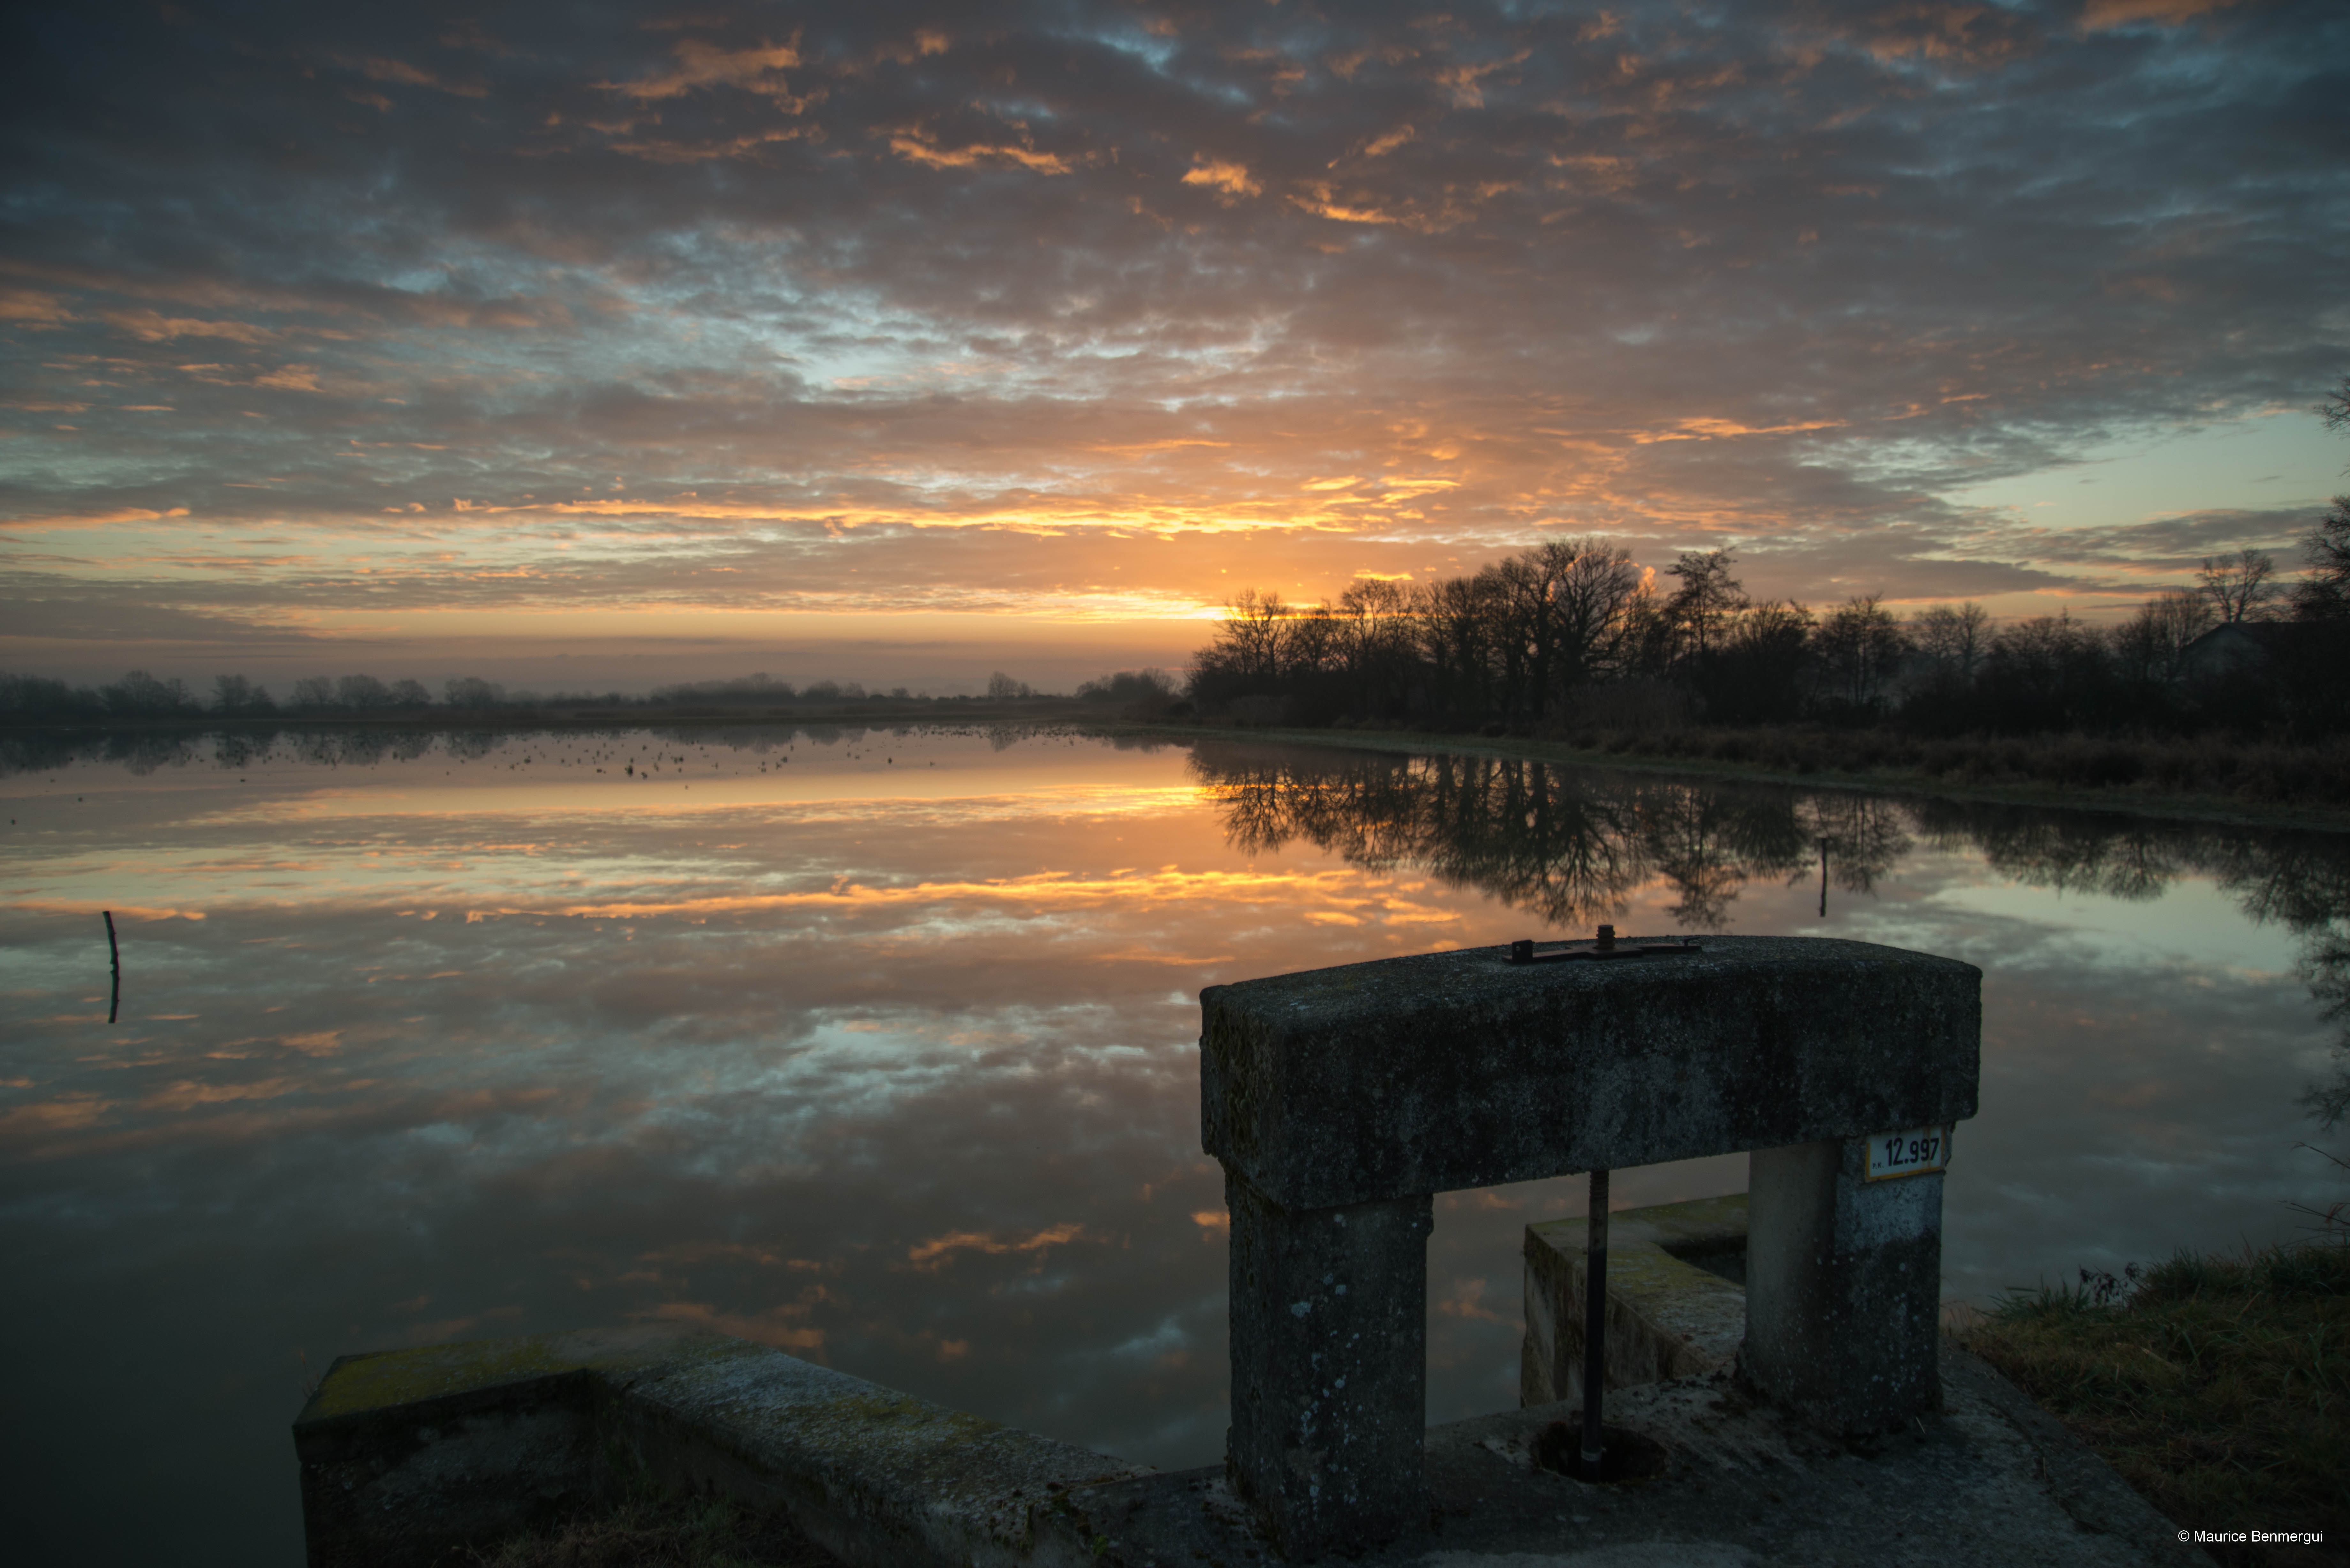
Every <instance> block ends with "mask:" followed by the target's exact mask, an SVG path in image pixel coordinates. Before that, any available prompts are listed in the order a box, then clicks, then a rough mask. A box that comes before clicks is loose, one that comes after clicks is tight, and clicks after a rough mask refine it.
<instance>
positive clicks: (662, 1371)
mask: <svg viewBox="0 0 2350 1568" xmlns="http://www.w3.org/2000/svg"><path fill="white" fill-rule="evenodd" d="M294 1447H295V1452H296V1456H297V1457H298V1459H300V1461H301V1467H302V1520H303V1529H304V1533H305V1535H306V1536H307V1541H308V1549H309V1562H310V1563H311V1568H424V1565H426V1564H430V1563H441V1562H443V1561H444V1560H445V1554H446V1553H448V1552H451V1551H452V1549H454V1548H459V1547H463V1546H466V1545H473V1544H479V1543H482V1542H492V1541H495V1540H496V1539H498V1538H499V1537H500V1536H503V1535H506V1534H509V1533H512V1532H515V1531H516V1530H518V1529H523V1528H526V1527H529V1526H532V1525H535V1524H538V1523H542V1522H546V1521H550V1520H553V1519H556V1518H558V1517H560V1516H562V1515H564V1514H566V1513H568V1512H572V1511H577V1510H578V1509H580V1508H583V1507H585V1506H587V1505H588V1504H590V1503H593V1502H595V1501H599V1500H601V1499H603V1498H606V1497H608V1496H611V1495H613V1494H614V1493H615V1492H616V1491H618V1490H619V1488H620V1486H621V1485H622V1483H624V1482H627V1481H629V1480H652V1481H655V1482H658V1483H660V1484H664V1485H667V1486H671V1487H676V1488H681V1489H683V1490H691V1491H717V1492H725V1493H728V1494H731V1495H733V1496H736V1497H740V1498H743V1500H745V1501H749V1502H751V1503H753V1504H754V1505H756V1506H761V1507H768V1508H774V1507H780V1508H786V1509H788V1510H789V1511H791V1514H792V1516H793V1519H794V1521H795V1522H796V1523H797V1524H798V1525H799V1527H800V1529H801V1530H802V1531H803V1532H806V1534H807V1536H808V1537H809V1538H810V1539H811V1540H814V1541H815V1542H817V1544H819V1545H821V1546H823V1547H824V1548H825V1549H826V1550H827V1551H829V1552H832V1553H833V1554H834V1555H835V1556H837V1557H838V1558H839V1559H840V1560H841V1562H843V1563H847V1564H850V1565H851V1568H964V1565H968V1564H973V1563H1007V1564H1009V1563H1020V1564H1031V1563H1033V1564H1039V1565H1043V1564H1053V1563H1070V1564H1075V1563H1092V1562H1093V1560H1094V1554H1093V1550H1092V1542H1093V1538H1094V1535H1095V1534H1096V1533H1097V1532H1094V1531H1093V1530H1092V1529H1091V1528H1090V1527H1088V1526H1087V1523H1086V1521H1085V1520H1084V1519H1083V1518H1082V1517H1080V1516H1079V1515H1077V1514H1076V1512H1075V1511H1073V1510H1072V1509H1071V1507H1070V1505H1069V1499H1070V1498H1071V1497H1072V1496H1074V1495H1077V1494H1081V1493H1083V1492H1084V1491H1086V1490H1087V1489H1089V1488H1097V1487H1099V1486H1101V1485H1103V1484H1104V1483H1106V1482H1109V1481H1114V1480H1131V1479H1133V1478H1135V1477H1138V1476H1141V1475H1145V1474H1148V1473H1149V1472H1148V1470H1147V1469H1146V1468H1145V1467H1142V1466H1139V1465H1130V1464H1125V1463H1121V1462H1120V1461H1118V1460H1117V1459H1110V1458H1108V1457H1107V1456H1105V1455H1102V1454H1097V1453H1094V1452H1092V1451H1090V1450H1088V1449H1079V1448H1074V1447H1072V1446H1070V1445H1069V1444H1067V1443H1056V1442H1054V1441H1053V1440H1052V1439H1051V1438H1040V1437H1037V1436H1036V1435H1035V1434H1034V1433H1031V1432H1023V1431H1020V1430H1018V1429H1017V1428H1011V1427H1005V1426H1001V1425H999V1424H997V1423H996V1422H993V1421H983V1420H981V1419H980V1418H979V1417H975V1416H966V1415H963V1414H962V1413H960V1412H958V1411H954V1410H949V1409H945V1408H943V1407H940V1406H937V1405H932V1404H929V1403H927V1402H926V1401H923V1400H920V1399H916V1398H913V1397H910V1396H908V1395H904V1394H900V1393H898V1392H897V1391H895V1390H894V1389H889V1388H884V1387H882V1386H879V1385H878V1384H873V1383H868V1382H866V1381H865V1380H864V1379H862V1378H858V1377H851V1376H847V1374H845V1373H839V1372H835V1371H832V1370H830V1369H829V1368H827V1367H822V1366H815V1365H814V1364H812V1363H809V1362H806V1361H801V1360H799V1359H797V1358H796V1357H794V1356H789V1355H784V1354H783V1353H782V1352H780V1351H775V1350H770V1349H768V1348H766V1347H765V1346H764V1345H753V1344H750V1343H749V1342H747V1341H745V1340H740V1339H730V1338H727V1337H726V1336H724V1335H723V1334H712V1333H709V1332H708V1331H706V1330H701V1329H689V1328H679V1327H676V1326H673V1325H669V1324H650V1325H644V1326H639V1327H633V1328H624V1329H609V1330H587V1331H582V1332H579V1333H576V1334H534V1335H529V1336H526V1337H524V1338H519V1339H502V1340H484V1341H476V1342H474V1343H472V1344H467V1345H432V1346H428V1347H425V1348H423V1349H419V1350H396V1351H386V1352H380V1353H377V1354H374V1355H346V1356H343V1357H342V1358H340V1359H339V1360H338V1361H337V1362H336V1363H335V1365H334V1366H332V1367H330V1368H329V1369H328V1373H327V1375H326V1376H325V1377H323V1378H321V1379H320V1380H319V1383H318V1388H317V1393H315V1394H314V1395H312V1396H311V1398H310V1401H309V1403H308V1404H307V1406H305V1407H304V1408H303V1411H302V1414H301V1416H300V1417H299V1418H298V1419H296V1422H295V1424H294Z"/></svg>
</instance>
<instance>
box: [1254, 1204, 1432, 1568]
mask: <svg viewBox="0 0 2350 1568" xmlns="http://www.w3.org/2000/svg"><path fill="white" fill-rule="evenodd" d="M1224 1200H1225V1202H1226V1204H1227V1205H1228V1206H1229V1207H1230V1209H1231V1211H1232V1429H1231V1431H1230V1432H1229V1433H1228V1434H1227V1435H1226V1441H1225V1461H1224V1462H1225V1469H1226V1471H1227V1472H1228V1474H1229V1475H1230V1477H1231V1480H1232V1489H1233V1490H1235V1491H1237V1492H1238V1493H1239V1494H1240V1495H1241V1496H1242V1497H1243V1498H1244V1499H1245V1500H1246V1501H1248V1503H1249V1505H1250V1506H1251V1507H1252V1508H1253V1509H1254V1510H1255V1511H1256V1515H1257V1518H1258V1520H1259V1521H1261V1522H1262V1523H1263V1525H1264V1527H1265V1529H1266V1531H1267V1532H1269V1533H1270V1534H1271V1535H1272V1536H1273V1538H1274V1541H1275V1542H1277V1543H1278V1544H1279V1545H1280V1547H1281V1550H1282V1552H1283V1553H1284V1555H1285V1556H1287V1557H1288V1558H1289V1559H1290V1560H1291V1561H1293V1562H1310V1561H1312V1560H1313V1559H1314V1558H1315V1557H1318V1556H1320V1555H1322V1554H1323V1553H1325V1552H1361V1551H1363V1550H1365V1549H1366V1548H1367V1547H1371V1546H1376V1545H1378V1544H1379V1543H1380V1542H1386V1541H1391V1540H1393V1539H1394V1538H1395V1537H1396V1536H1398V1535H1399V1534H1402V1533H1403V1532H1405V1531H1407V1530H1414V1529H1425V1528H1426V1526H1427V1522H1428V1482H1427V1477H1426V1475H1425V1473H1424V1469H1423V1466H1422V1461H1421V1446H1422V1433H1423V1431H1424V1430H1425V1428H1426V1425H1427V1420H1428V1415H1427V1406H1428V1233H1429V1231H1430V1227H1431V1225H1432V1223H1433V1219H1434V1216H1433V1207H1432V1200H1431V1199H1430V1195H1429V1194H1426V1193H1420V1194H1417V1195H1414V1196H1411V1197H1407V1198H1399V1199H1392V1200H1389V1201H1387V1202H1380V1203H1352V1204H1346V1205H1342V1206H1340V1207H1337V1208H1332V1209H1300V1210H1287V1209H1283V1208H1282V1207H1280V1206H1279V1205H1277V1204H1275V1203H1274V1202H1273V1201H1272V1200H1271V1199H1267V1198H1265V1197H1264V1196H1263V1194H1261V1193H1259V1192H1257V1191H1256V1190H1255V1189H1253V1188H1252V1187H1250V1186H1249V1185H1248V1183H1247V1182H1246V1181H1244V1180H1243V1179H1241V1178H1239V1177H1238V1176H1236V1175H1234V1174H1233V1173H1232V1168H1230V1167H1229V1166H1227V1167H1226V1168H1225V1172H1224Z"/></svg>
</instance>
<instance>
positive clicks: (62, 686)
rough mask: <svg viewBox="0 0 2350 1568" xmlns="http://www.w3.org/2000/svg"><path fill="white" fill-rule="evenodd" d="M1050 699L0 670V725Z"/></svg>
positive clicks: (697, 684)
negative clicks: (262, 680) (80, 676)
mask: <svg viewBox="0 0 2350 1568" xmlns="http://www.w3.org/2000/svg"><path fill="white" fill-rule="evenodd" d="M1174 691H1175V680H1174V677H1172V676H1170V675H1169V674H1168V673H1167V672H1166V671H1165V670H1118V671H1117V672H1115V673H1114V674H1109V675H1105V676H1102V677H1100V678H1099V679H1098V680H1088V681H1087V682H1085V683H1084V684H1083V685H1081V686H1079V687H1078V688H1077V691H1076V695H1077V696H1078V698H1080V699H1082V700H1085V701H1092V702H1119V703H1126V704H1132V703H1134V702H1136V701H1158V702H1161V703H1163V702H1165V701H1170V700H1171V699H1172V697H1173V695H1174ZM1052 695H1053V694H1052V693H1050V692H1044V691H1036V690H1035V688H1033V687H1031V686H1030V685H1029V684H1028V683H1027V682H1026V681H1024V680H1014V679H1013V678H1012V677H1011V676H1009V675H1006V674H1004V673H1003V671H1001V670H998V671H996V672H995V673H994V674H993V675H991V676H990V677H989V678H988V682H987V692H986V696H985V697H984V698H977V697H972V696H953V697H935V698H934V697H932V696H931V695H930V694H929V693H928V692H912V691H907V690H906V688H904V687H903V686H898V687H892V688H890V689H889V691H878V690H877V691H868V690H867V689H866V688H865V687H864V685H862V684H861V683H860V682H858V681H855V680H816V681H812V682H810V683H809V684H807V685H806V686H794V685H793V684H792V683H791V682H790V681H788V680H775V678H774V677H773V676H769V675H746V676H743V677H740V678H738V679H735V680H700V681H691V682H686V683H684V684H681V685H675V686H663V687H659V688H657V689H655V690H654V691H652V692H651V694H650V695H649V696H642V697H632V696H629V695H627V694H625V693H622V692H619V691H604V692H552V693H543V692H537V691H507V690H506V689H505V688H504V686H502V685H500V684H498V683H497V682H496V681H494V680H483V679H481V678H480V677H478V676H472V675H465V676H458V677H455V678H453V679H452V680H444V681H442V684H441V691H440V693H439V694H438V695H437V696H436V695H435V694H434V693H433V692H432V690H431V689H430V688H428V687H427V686H426V685H425V684H424V683H423V682H422V681H421V680H392V681H385V680H378V679H377V678H376V677H374V676H372V675H345V676H342V677H340V678H339V679H335V678H329V677H327V676H323V675H317V676H309V677H306V678H304V679H302V680H296V681H295V682H294V685H293V688H292V690H291V691H290V692H289V693H288V694H287V695H286V697H285V698H284V699H283V700H280V699H279V698H277V697H276V696H275V695H274V694H272V693H271V691H269V689H268V688H267V687H265V686H263V685H260V684H259V683H257V682H255V681H253V680H248V679H246V678H245V677H244V676H242V675H220V676H215V677H213V685H212V690H211V691H209V692H204V693H201V694H200V693H198V692H196V691H192V690H190V688H189V687H188V685H187V683H186V682H185V681H183V680H176V679H173V680H165V679H160V678H158V677H156V676H154V675H151V674H149V673H148V672H147V671H146V670H131V671H130V673H129V674H127V675H125V676H123V677H122V678H121V679H120V680H114V681H109V683H107V684H106V685H103V686H72V685H68V683H66V682H65V681H63V680H49V679H47V678H46V677H43V676H38V675H9V674H5V673H0V722H5V721H15V722H67V723H86V722H99V723H107V722H121V721H135V720H149V719H200V718H230V719H267V718H279V717H283V718H296V719H298V718H311V717H324V718H348V717H350V716H353V715H367V716H378V717H390V716H397V715H400V714H402V713H419V714H423V713H448V712H452V711H454V712H461V713H469V714H476V715H479V714H489V713H499V712H536V711H544V710H547V709H558V708H559V709H579V708H590V709H608V708H633V709H669V710H677V709H687V708H716V709H757V710H771V709H775V708H778V707H794V708H797V707H801V706H812V707H818V708H825V707H842V706H848V705H859V706H873V705H885V706H894V705H899V704H916V703H925V704H937V703H960V704H969V703H971V702H974V701H993V702H1005V701H1023V700H1028V699H1035V698H1049V697H1050V696H1052Z"/></svg>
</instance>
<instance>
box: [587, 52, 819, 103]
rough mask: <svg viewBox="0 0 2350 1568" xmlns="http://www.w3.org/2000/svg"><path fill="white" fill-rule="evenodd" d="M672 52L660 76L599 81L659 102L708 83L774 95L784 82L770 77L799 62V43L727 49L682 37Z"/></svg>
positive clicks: (608, 87)
mask: <svg viewBox="0 0 2350 1568" xmlns="http://www.w3.org/2000/svg"><path fill="white" fill-rule="evenodd" d="M671 53H673V54H674V55H675V56H676V57H677V61H678V63H677V65H676V67H674V68H673V69H671V70H668V71H664V72H662V73H661V74H660V75H659V76H653V77H646V78H642V79H641V80H639V81H633V82H598V84H597V85H598V87H600V88H603V89H604V90H605V91H607V92H618V93H626V94H627V95H628V96H629V97H630V98H633V99H637V100H639V102H643V103H652V102H658V101H659V100H660V99H671V98H676V97H678V96H680V95H681V94H684V93H689V92H696V91H699V90H700V89H702V88H709V87H736V88H743V89H745V90H746V91H751V92H759V93H766V94H768V95H769V96H771V97H772V96H774V95H775V94H778V93H781V92H783V90H784V84H783V83H782V81H780V80H777V81H775V82H772V83H770V82H769V81H768V79H767V78H769V77H771V76H773V75H774V74H775V72H777V71H782V70H788V69H791V68H793V67H796V66H798V65H799V63H800V52H799V48H798V47H797V45H796V43H792V44H782V45H776V44H764V45H762V46H760V47H758V48H755V49H724V48H721V47H718V46H717V45H715V44H705V43H703V42H702V41H701V40H700V39H698V38H683V39H680V40H679V42H678V44H677V47H675V48H674V49H673V50H672V51H671ZM794 101H795V102H797V101H799V100H796V99H795V100H794Z"/></svg>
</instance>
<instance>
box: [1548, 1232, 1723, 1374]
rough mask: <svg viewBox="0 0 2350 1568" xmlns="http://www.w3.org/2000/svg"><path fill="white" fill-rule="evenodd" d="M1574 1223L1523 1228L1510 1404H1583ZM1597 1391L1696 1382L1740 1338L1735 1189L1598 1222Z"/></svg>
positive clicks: (1717, 1368)
mask: <svg viewBox="0 0 2350 1568" xmlns="http://www.w3.org/2000/svg"><path fill="white" fill-rule="evenodd" d="M1584 1231H1585V1226H1584V1222H1583V1221H1582V1220H1544V1221H1543V1222H1542V1223H1540V1224H1536V1225H1529V1226H1527V1227H1526V1243H1525V1313H1526V1338H1525V1348H1524V1351H1523V1355H1521V1356H1520V1358H1519V1364H1518V1403H1519V1404H1521V1405H1548V1404H1552V1403H1556V1402H1564V1403H1565V1404H1569V1405H1580V1404H1582V1403H1583V1319H1584V1297H1583V1277H1584V1266H1583V1265H1584V1251H1585V1249H1584V1241H1585V1237H1584ZM1607 1232H1608V1236H1607V1386H1608V1387H1609V1388H1611V1389H1614V1388H1633V1387H1638V1386H1640V1385H1641V1384H1644V1383H1660V1382H1663V1381H1664V1380H1666V1379H1668V1378H1672V1377H1700V1376H1704V1375H1705V1374H1707V1373H1709V1372H1721V1371H1727V1370H1729V1369H1730V1368H1731V1367H1733V1366H1736V1365H1737V1363H1738V1347H1739V1345H1741V1344H1742V1342H1743V1341H1744V1340H1745V1338H1746V1289H1745V1278H1746V1194H1744V1193H1743V1192H1739V1193H1733V1194H1731V1196H1729V1197H1727V1198H1701V1199H1697V1200H1696V1201H1695V1202H1691V1203H1673V1204H1667V1205H1662V1206H1660V1207H1658V1208H1654V1209H1631V1210H1621V1211H1619V1212H1617V1213H1615V1214H1612V1215H1610V1216H1608V1220H1607Z"/></svg>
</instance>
